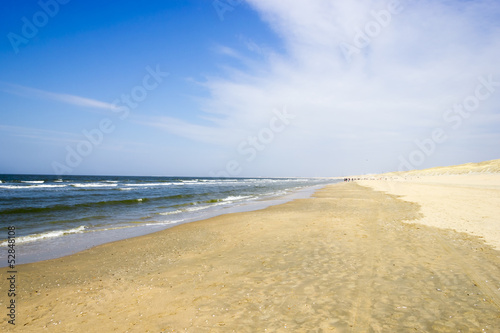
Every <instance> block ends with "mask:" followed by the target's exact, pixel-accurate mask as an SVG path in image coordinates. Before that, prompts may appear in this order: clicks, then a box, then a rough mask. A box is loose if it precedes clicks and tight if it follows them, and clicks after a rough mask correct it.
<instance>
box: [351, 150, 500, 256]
mask: <svg viewBox="0 0 500 333" xmlns="http://www.w3.org/2000/svg"><path fill="white" fill-rule="evenodd" d="M492 171H497V172H498V171H500V160H493V161H487V162H482V163H469V164H465V165H459V166H452V167H440V168H432V169H427V170H415V171H410V172H403V173H400V172H398V173H389V174H385V175H380V176H373V177H370V178H372V179H376V180H362V181H358V183H359V184H360V185H363V186H369V187H371V188H373V189H375V190H378V191H386V192H387V193H390V194H395V195H398V196H401V198H402V199H404V200H408V201H411V202H415V203H418V204H419V205H421V212H422V214H423V217H422V218H421V219H419V220H417V221H416V222H417V223H421V224H424V225H429V226H434V227H439V228H451V229H454V230H456V231H460V232H468V233H470V234H473V235H477V236H481V237H484V239H485V240H486V242H487V243H489V244H491V245H493V246H495V247H496V248H497V249H500V173H495V172H492Z"/></svg>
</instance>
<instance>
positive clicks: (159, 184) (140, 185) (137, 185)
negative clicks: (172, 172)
mask: <svg viewBox="0 0 500 333" xmlns="http://www.w3.org/2000/svg"><path fill="white" fill-rule="evenodd" d="M169 185H172V183H142V184H123V186H134V187H151V186H169Z"/></svg>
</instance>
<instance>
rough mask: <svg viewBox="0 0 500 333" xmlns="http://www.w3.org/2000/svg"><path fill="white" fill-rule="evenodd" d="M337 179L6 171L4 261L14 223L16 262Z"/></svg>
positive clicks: (0, 260) (261, 204)
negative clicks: (42, 173)
mask: <svg viewBox="0 0 500 333" xmlns="http://www.w3.org/2000/svg"><path fill="white" fill-rule="evenodd" d="M335 182H337V181H336V180H332V179H321V178H197V177H127V176H63V177H58V176H50V175H0V227H1V229H0V267H5V266H7V253H8V247H7V245H8V242H7V239H8V228H9V227H10V229H15V231H14V233H15V234H14V236H13V237H15V250H16V264H22V263H30V262H36V261H41V260H46V259H52V258H57V257H61V256H65V255H69V254H72V253H75V252H79V251H82V250H85V249H87V248H90V247H93V246H96V245H99V244H103V243H107V242H111V241H116V240H120V239H125V238H130V237H135V236H140V235H144V234H148V233H152V232H155V231H159V230H163V229H166V228H169V227H172V226H175V225H179V224H182V223H188V222H192V221H197V220H202V219H206V218H209V217H213V216H217V215H221V214H227V213H233V212H242V211H251V210H256V209H262V208H265V207H268V206H271V205H276V204H280V203H284V202H287V201H290V200H293V199H296V198H306V197H309V196H310V195H311V194H312V193H313V192H314V191H316V190H317V189H319V188H321V187H323V186H325V185H327V184H332V183H335ZM11 235H12V232H11Z"/></svg>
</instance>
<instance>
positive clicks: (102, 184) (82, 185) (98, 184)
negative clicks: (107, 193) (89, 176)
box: [72, 183, 117, 188]
mask: <svg viewBox="0 0 500 333" xmlns="http://www.w3.org/2000/svg"><path fill="white" fill-rule="evenodd" d="M72 186H73V187H82V188H85V187H116V186H117V185H116V184H104V183H88V184H82V183H76V184H72Z"/></svg>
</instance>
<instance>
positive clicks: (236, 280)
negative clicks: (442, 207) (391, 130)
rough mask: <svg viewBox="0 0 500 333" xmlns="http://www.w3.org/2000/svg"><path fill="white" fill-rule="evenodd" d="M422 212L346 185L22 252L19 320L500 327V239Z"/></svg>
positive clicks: (309, 327) (221, 327)
mask: <svg viewBox="0 0 500 333" xmlns="http://www.w3.org/2000/svg"><path fill="white" fill-rule="evenodd" d="M421 217H422V212H421V209H420V205H418V204H416V203H411V202H407V201H403V200H401V199H399V198H397V197H396V196H393V195H390V194H386V193H383V192H377V191H374V190H372V189H370V188H367V187H362V186H360V185H358V184H356V183H346V184H336V185H332V186H328V187H326V188H325V189H323V190H320V191H318V192H317V193H316V194H315V196H314V198H311V199H300V200H295V201H293V202H289V203H286V204H283V205H279V206H273V207H270V208H267V209H265V210H260V211H254V212H246V213H236V214H228V215H224V216H219V217H216V218H212V219H209V220H205V221H200V222H194V223H190V224H185V225H180V226H177V227H175V228H172V229H169V230H166V231H162V232H158V233H155V234H151V235H147V236H141V237H137V238H133V239H128V240H124V241H119V242H115V243H110V244H105V245H101V246H98V247H95V248H93V249H90V250H87V251H84V252H81V253H78V254H75V255H72V256H68V257H64V258H61V259H55V260H50V261H45V262H39V263H34V264H28V265H21V266H18V267H17V270H18V280H17V283H18V288H19V294H18V296H17V302H18V307H17V310H18V312H17V319H16V323H17V325H16V327H15V329H14V331H19V332H44V331H50V332H98V331H99V332H115V331H116V332H181V331H182V332H184V331H187V332H287V331H289V332H335V331H336V332H430V331H433V332H481V331H482V330H484V331H487V332H495V331H496V332H498V331H500V289H499V288H500V252H498V251H497V250H495V249H493V248H492V247H491V246H489V245H487V244H485V243H484V242H483V241H482V239H480V238H478V237H475V236H472V235H470V234H467V233H458V232H455V231H452V230H446V229H438V228H435V227H430V226H424V225H421V224H411V223H405V222H404V221H411V220H417V219H419V218H421ZM5 271H6V269H2V270H1V272H2V276H5V274H6V273H5ZM6 282H7V281H6V280H5V279H3V278H2V282H1V283H2V284H1V288H2V295H1V296H0V300H1V301H2V303H1V304H0V307H1V308H2V309H5V306H6V297H5V290H6V287H7V284H6ZM4 311H5V310H4ZM6 320H7V319H6V318H5V316H2V321H1V323H0V329H2V330H4V329H6V328H7V330H12V327H10V326H11V325H8V324H7V322H6Z"/></svg>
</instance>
